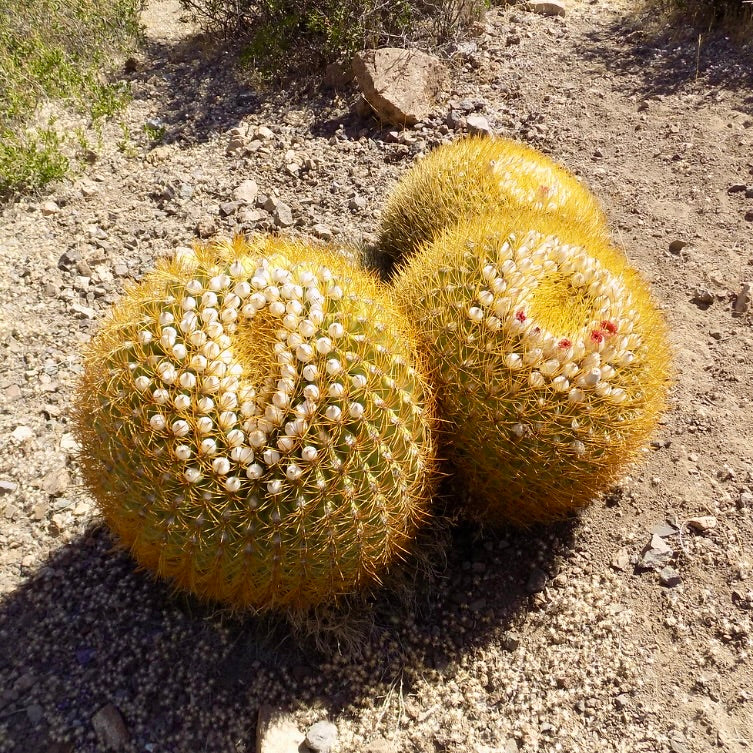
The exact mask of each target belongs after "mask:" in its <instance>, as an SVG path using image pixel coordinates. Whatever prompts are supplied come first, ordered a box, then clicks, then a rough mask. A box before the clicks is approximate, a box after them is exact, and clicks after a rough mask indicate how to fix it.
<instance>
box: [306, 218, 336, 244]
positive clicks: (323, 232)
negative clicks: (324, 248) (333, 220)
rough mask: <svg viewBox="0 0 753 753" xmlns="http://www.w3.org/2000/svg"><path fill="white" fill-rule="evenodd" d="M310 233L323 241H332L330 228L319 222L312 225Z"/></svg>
mask: <svg viewBox="0 0 753 753" xmlns="http://www.w3.org/2000/svg"><path fill="white" fill-rule="evenodd" d="M311 232H312V233H313V234H314V235H315V236H316V237H317V238H321V239H322V240H323V241H331V240H332V235H333V233H332V228H331V227H330V226H329V225H324V224H322V223H321V222H319V223H317V224H316V225H314V227H312V228H311Z"/></svg>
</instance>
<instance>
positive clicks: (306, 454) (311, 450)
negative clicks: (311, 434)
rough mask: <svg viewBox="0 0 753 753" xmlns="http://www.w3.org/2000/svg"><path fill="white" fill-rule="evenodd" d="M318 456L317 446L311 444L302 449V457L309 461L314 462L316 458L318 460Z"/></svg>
mask: <svg viewBox="0 0 753 753" xmlns="http://www.w3.org/2000/svg"><path fill="white" fill-rule="evenodd" d="M316 457H317V451H316V447H312V446H311V445H310V444H309V445H306V446H305V447H304V448H303V449H302V450H301V458H302V459H303V460H305V461H306V462H307V463H313V462H314V460H316Z"/></svg>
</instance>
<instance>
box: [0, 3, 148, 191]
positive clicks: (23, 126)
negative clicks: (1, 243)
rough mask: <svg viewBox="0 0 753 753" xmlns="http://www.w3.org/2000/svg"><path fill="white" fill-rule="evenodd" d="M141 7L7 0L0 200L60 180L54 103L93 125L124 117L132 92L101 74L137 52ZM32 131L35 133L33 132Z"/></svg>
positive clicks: (2, 27)
mask: <svg viewBox="0 0 753 753" xmlns="http://www.w3.org/2000/svg"><path fill="white" fill-rule="evenodd" d="M141 5H142V0H111V1H109V2H108V1H107V0H4V1H3V9H2V11H0V136H1V138H0V194H6V193H8V192H10V191H15V190H24V189H29V188H36V187H38V186H41V185H44V183H46V182H48V181H49V180H52V179H55V178H58V177H60V176H61V175H62V174H64V173H65V170H66V168H67V166H68V165H67V162H68V160H67V158H66V157H65V156H64V154H63V153H62V152H61V151H60V150H61V148H62V147H64V146H65V144H64V142H63V140H61V137H60V136H59V135H56V133H55V131H54V130H53V129H52V128H51V124H50V123H49V122H41V123H40V122H35V111H36V109H37V106H38V105H39V104H40V103H42V102H47V101H50V100H55V101H59V102H61V103H62V104H63V105H64V106H65V107H70V108H73V109H75V110H77V111H78V112H80V113H83V114H85V115H87V116H88V117H89V118H91V119H92V120H96V119H98V118H101V117H106V116H109V115H112V114H113V113H114V112H117V111H118V110H119V109H120V108H121V107H122V106H123V105H124V103H125V102H126V101H127V94H128V92H127V89H126V88H125V87H124V86H123V85H122V84H119V83H114V84H113V83H109V82H107V81H105V80H103V77H102V74H101V71H102V70H103V69H105V70H106V69H107V68H109V67H111V65H112V62H113V59H114V58H115V57H116V56H117V55H118V54H120V53H122V52H124V51H125V50H126V49H128V48H129V47H131V45H132V44H133V42H134V40H135V39H136V38H137V36H138V33H139V25H138V13H139V10H140V8H141ZM30 125H33V126H34V128H29V126H30Z"/></svg>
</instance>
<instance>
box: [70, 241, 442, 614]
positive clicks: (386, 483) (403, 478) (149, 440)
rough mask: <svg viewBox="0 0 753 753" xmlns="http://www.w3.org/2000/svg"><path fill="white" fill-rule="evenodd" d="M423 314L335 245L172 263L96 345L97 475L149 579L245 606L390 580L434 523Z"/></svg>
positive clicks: (86, 423)
mask: <svg viewBox="0 0 753 753" xmlns="http://www.w3.org/2000/svg"><path fill="white" fill-rule="evenodd" d="M414 341H415V339H414V335H413V332H412V330H411V327H410V326H409V324H408V322H407V319H406V317H405V316H404V315H402V314H401V313H400V312H399V310H398V309H397V308H396V307H395V306H394V304H392V303H391V302H390V300H389V296H388V295H386V293H385V290H384V289H383V287H382V286H381V285H380V283H378V282H377V281H376V280H374V279H372V278H371V277H370V276H368V275H367V274H366V273H365V272H363V271H361V270H359V269H357V268H355V267H354V266H352V265H351V264H350V263H349V262H347V261H345V260H344V259H343V258H341V257H339V256H338V255H337V254H336V253H334V252H333V251H331V250H324V249H320V248H316V247H311V246H309V245H306V244H305V243H300V242H293V241H284V240H280V239H272V238H266V239H265V238H258V239H255V240H252V241H245V240H243V239H240V238H237V239H235V240H234V241H232V242H230V241H227V242H217V243H215V244H212V245H210V246H208V247H204V248H199V249H197V251H196V253H195V255H194V256H189V257H183V258H181V259H178V260H173V261H171V262H165V263H161V264H160V265H159V266H158V268H157V270H156V271H155V272H154V273H152V274H150V275H148V276H147V277H146V278H144V280H143V281H142V282H141V283H140V284H138V285H136V286H134V287H132V288H131V289H130V290H129V291H127V293H126V295H125V297H124V299H123V300H122V301H121V302H120V304H119V305H118V306H117V307H115V309H114V310H113V311H112V312H111V315H110V316H109V318H108V319H107V320H106V322H105V323H104V325H103V327H102V329H101V331H100V332H99V333H98V335H97V336H96V337H95V339H94V340H93V342H92V344H91V345H90V347H89V350H88V353H87V354H86V358H85V371H84V376H83V379H82V383H81V385H80V389H79V392H78V397H77V401H78V402H77V417H76V431H77V434H78V437H79V439H80V442H81V445H82V448H83V449H82V453H81V461H82V468H83V473H84V476H85V480H86V483H87V485H88V487H89V489H90V490H91V492H92V494H93V496H94V497H95V498H96V500H97V502H98V503H99V506H100V507H101V510H102V512H103V514H104V517H105V520H106V522H107V523H108V525H109V526H110V527H111V529H112V530H113V531H114V532H115V534H116V535H117V537H118V539H119V540H120V542H121V543H122V544H123V545H124V546H125V547H127V548H128V549H130V551H131V552H132V554H133V556H134V558H135V559H136V560H137V562H138V563H140V564H141V565H142V566H143V567H145V568H146V569H148V570H150V571H152V572H153V573H156V574H158V575H160V576H163V577H165V578H167V579H169V580H171V581H172V582H173V583H174V584H175V585H177V586H178V587H181V588H183V589H188V590H190V591H192V592H193V593H195V594H196V595H198V596H199V597H204V598H208V599H213V600H219V601H221V602H225V603H227V604H229V605H231V606H233V607H236V608H243V607H252V608H257V609H268V608H288V609H294V610H295V609H303V608H306V607H309V606H313V605H317V604H321V603H326V602H330V601H333V600H336V599H337V597H338V596H339V595H341V594H346V593H350V592H354V591H356V590H358V589H360V588H362V587H366V586H369V585H370V584H375V583H377V582H378V581H379V579H380V576H381V575H383V574H384V572H385V569H386V568H387V567H388V565H390V563H392V562H393V561H395V560H396V559H399V558H400V556H401V555H402V553H403V552H405V551H406V550H407V549H409V547H410V543H411V540H412V537H413V534H414V531H415V530H416V527H417V525H418V524H419V523H420V522H421V521H422V519H424V518H425V517H426V516H427V515H428V504H429V498H430V486H431V480H432V475H433V474H432V471H433V462H434V446H433V440H432V423H433V402H432V397H431V393H430V391H429V389H428V387H427V382H426V380H425V378H424V374H423V369H422V365H421V362H420V360H419V359H418V358H417V354H416V350H415V347H414Z"/></svg>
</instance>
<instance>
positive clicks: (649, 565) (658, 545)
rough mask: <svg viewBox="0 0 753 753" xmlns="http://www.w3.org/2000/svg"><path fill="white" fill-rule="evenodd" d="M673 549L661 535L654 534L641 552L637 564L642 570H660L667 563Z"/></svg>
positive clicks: (672, 553)
mask: <svg viewBox="0 0 753 753" xmlns="http://www.w3.org/2000/svg"><path fill="white" fill-rule="evenodd" d="M673 555H674V550H673V549H672V547H671V546H669V544H667V543H666V541H664V539H663V538H662V537H661V536H657V535H656V534H654V535H653V536H651V541H650V542H649V543H648V544H646V546H645V547H644V549H643V551H642V552H641V559H640V561H639V566H640V567H641V568H642V569H644V570H660V569H661V568H663V567H665V566H666V565H668V564H669V562H670V560H671V559H672V556H673Z"/></svg>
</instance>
